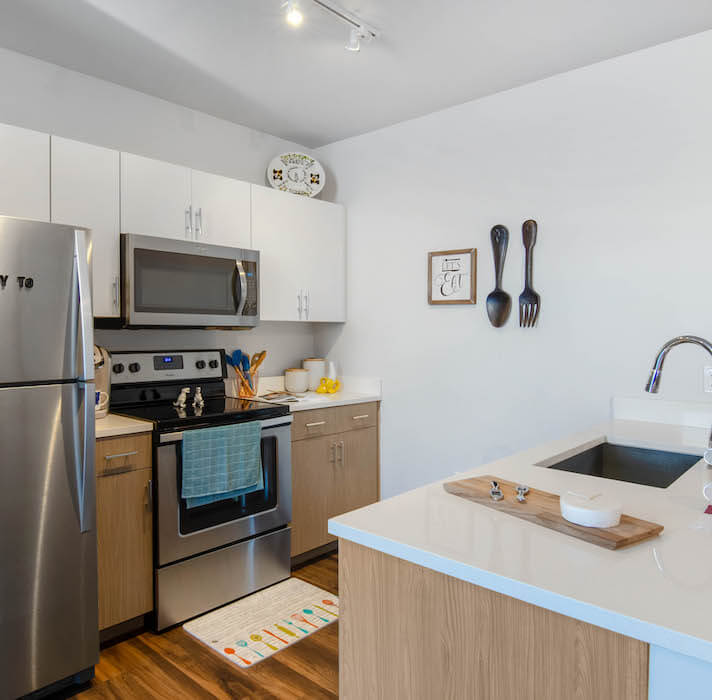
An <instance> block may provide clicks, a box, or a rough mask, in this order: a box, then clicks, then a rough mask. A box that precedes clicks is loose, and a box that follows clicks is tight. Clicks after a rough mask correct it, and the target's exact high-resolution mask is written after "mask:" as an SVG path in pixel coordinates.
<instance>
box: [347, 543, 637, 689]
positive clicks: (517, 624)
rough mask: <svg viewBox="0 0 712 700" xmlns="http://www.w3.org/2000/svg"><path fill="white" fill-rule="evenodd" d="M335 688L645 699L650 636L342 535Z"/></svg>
mask: <svg viewBox="0 0 712 700" xmlns="http://www.w3.org/2000/svg"><path fill="white" fill-rule="evenodd" d="M339 582H340V601H339V605H340V619H339V691H340V697H341V698H343V700H362V699H363V698H369V699H377V698H389V699H391V698H408V699H409V700H418V699H420V698H422V699H423V700H426V699H427V700H430V699H431V698H436V697H437V698H468V699H470V700H513V699H514V698H516V699H517V700H543V699H544V698H545V699H546V700H573V699H576V700H603V699H604V698H605V700H645V699H646V698H647V697H648V651H649V649H648V645H647V644H645V643H643V642H640V641H637V640H635V639H631V638H629V637H624V636H623V635H620V634H616V633H615V632H610V631H608V630H604V629H602V628H600V627H595V626H593V625H589V624H587V623H585V622H581V621H578V620H574V619H572V618H569V617H565V616H564V615H559V614H557V613H553V612H551V611H549V610H545V609H543V608H539V607H536V606H534V605H529V604H528V603H524V602H522V601H520V600H516V599H514V598H510V597H508V596H504V595H502V594H499V593H495V592H493V591H489V590H487V589H485V588H481V587H479V586H475V585H473V584H470V583H467V582H465V581H461V580H459V579H455V578H452V577H450V576H446V575H444V574H441V573H438V572H435V571H432V570H430V569H426V568H423V567H421V566H417V565H415V564H411V563H409V562H406V561H403V560H401V559H396V558H394V557H390V556H388V555H386V554H383V553H381V552H377V551H375V550H371V549H367V548H365V547H361V546H360V545H357V544H354V543H352V542H349V541H347V540H343V539H341V540H339Z"/></svg>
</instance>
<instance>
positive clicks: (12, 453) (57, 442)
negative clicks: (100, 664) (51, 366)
mask: <svg viewBox="0 0 712 700" xmlns="http://www.w3.org/2000/svg"><path fill="white" fill-rule="evenodd" d="M93 393H94V385H93V384H91V383H89V384H80V383H68V384H53V385H43V386H32V387H22V388H4V389H0V416H2V420H1V421H0V445H1V446H2V460H1V461H0V601H1V604H0V649H2V653H1V654H0V679H2V680H1V681H0V687H1V688H2V690H1V691H0V696H2V697H13V698H14V697H17V696H19V695H24V694H25V693H29V692H30V691H33V690H35V689H37V688H42V687H44V686H46V685H48V684H50V683H53V682H55V681H57V680H60V679H63V678H66V677H67V676H69V675H72V674H74V673H77V672H78V671H81V670H83V669H86V668H88V667H90V666H92V665H93V664H95V663H96V662H97V661H98V657H99V638H98V634H99V633H98V619H97V618H98V613H97V574H96V567H97V561H96V528H95V525H94V523H95V496H94V488H95V486H94V416H93V413H94V407H93V403H92V400H91V399H92V396H93Z"/></svg>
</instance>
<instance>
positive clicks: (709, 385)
mask: <svg viewBox="0 0 712 700" xmlns="http://www.w3.org/2000/svg"><path fill="white" fill-rule="evenodd" d="M705 391H706V392H707V393H712V367H705Z"/></svg>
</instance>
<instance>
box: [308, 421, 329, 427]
mask: <svg viewBox="0 0 712 700" xmlns="http://www.w3.org/2000/svg"><path fill="white" fill-rule="evenodd" d="M319 425H326V421H325V420H319V421H317V422H316V423H306V424H305V426H304V427H305V428H316V427H317V426H319Z"/></svg>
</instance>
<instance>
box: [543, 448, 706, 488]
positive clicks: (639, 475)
mask: <svg viewBox="0 0 712 700" xmlns="http://www.w3.org/2000/svg"><path fill="white" fill-rule="evenodd" d="M556 459H558V458H556V457H555V458H554V459H553V460H552V459H548V460H545V461H543V462H539V463H538V464H537V465H536V466H538V467H548V468H549V469H560V470H561V471H565V472H576V473H577V474H589V475H590V476H600V477H602V478H604V479H615V480H617V481H629V482H630V483H633V484H643V485H644V486H656V487H658V488H661V489H664V488H667V487H668V486H670V484H672V482H673V481H675V480H676V479H678V478H679V477H681V476H682V475H683V474H684V473H685V472H686V471H687V470H688V469H689V468H690V467H692V465H693V464H696V463H697V462H699V461H700V457H699V456H696V455H688V454H680V453H678V452H664V451H662V450H648V449H643V448H640V447H626V446H623V445H614V444H612V443H610V442H603V443H601V444H600V445H596V446H595V447H591V448H589V449H587V450H585V451H584V452H580V453H579V454H577V455H574V456H573V457H567V458H566V459H563V460H561V461H558V462H557V461H555V460H556Z"/></svg>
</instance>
